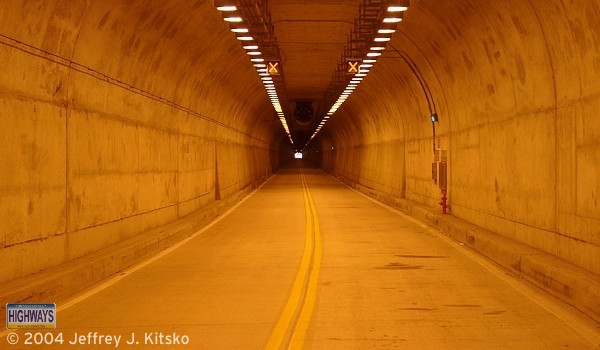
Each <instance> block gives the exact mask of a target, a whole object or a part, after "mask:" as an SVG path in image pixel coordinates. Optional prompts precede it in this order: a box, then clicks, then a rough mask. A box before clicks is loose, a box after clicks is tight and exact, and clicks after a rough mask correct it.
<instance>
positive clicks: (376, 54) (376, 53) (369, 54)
mask: <svg viewBox="0 0 600 350" xmlns="http://www.w3.org/2000/svg"><path fill="white" fill-rule="evenodd" d="M367 56H368V57H377V56H381V52H369V53H368V54H367Z"/></svg>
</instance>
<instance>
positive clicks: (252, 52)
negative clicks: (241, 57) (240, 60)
mask: <svg viewBox="0 0 600 350" xmlns="http://www.w3.org/2000/svg"><path fill="white" fill-rule="evenodd" d="M248 55H250V56H259V55H262V52H260V51H248Z"/></svg>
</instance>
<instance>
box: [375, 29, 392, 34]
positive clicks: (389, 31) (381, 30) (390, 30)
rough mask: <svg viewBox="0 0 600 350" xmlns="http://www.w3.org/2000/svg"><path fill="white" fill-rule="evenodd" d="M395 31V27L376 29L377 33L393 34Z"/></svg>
mask: <svg viewBox="0 0 600 350" xmlns="http://www.w3.org/2000/svg"><path fill="white" fill-rule="evenodd" d="M395 32H396V29H387V28H381V29H379V30H378V31H377V33H378V34H393V33H395Z"/></svg>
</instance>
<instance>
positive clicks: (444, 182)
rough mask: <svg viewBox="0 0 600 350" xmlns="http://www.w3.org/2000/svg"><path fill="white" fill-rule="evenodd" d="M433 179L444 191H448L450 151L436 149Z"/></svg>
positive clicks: (432, 167) (432, 172)
mask: <svg viewBox="0 0 600 350" xmlns="http://www.w3.org/2000/svg"><path fill="white" fill-rule="evenodd" d="M431 178H432V179H433V183H435V184H437V185H438V186H439V187H440V189H441V190H442V191H445V190H447V189H448V151H447V150H445V149H436V150H435V151H434V154H433V163H431Z"/></svg>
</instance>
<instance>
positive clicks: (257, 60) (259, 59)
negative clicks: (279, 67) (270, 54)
mask: <svg viewBox="0 0 600 350" xmlns="http://www.w3.org/2000/svg"><path fill="white" fill-rule="evenodd" d="M250 61H251V62H264V61H265V59H264V58H251V59H250ZM262 67H266V65H263V66H262Z"/></svg>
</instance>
